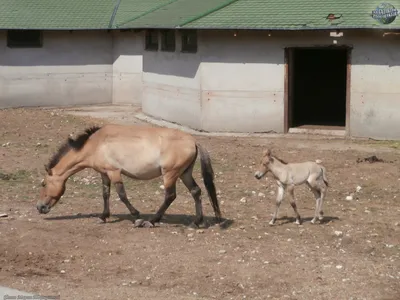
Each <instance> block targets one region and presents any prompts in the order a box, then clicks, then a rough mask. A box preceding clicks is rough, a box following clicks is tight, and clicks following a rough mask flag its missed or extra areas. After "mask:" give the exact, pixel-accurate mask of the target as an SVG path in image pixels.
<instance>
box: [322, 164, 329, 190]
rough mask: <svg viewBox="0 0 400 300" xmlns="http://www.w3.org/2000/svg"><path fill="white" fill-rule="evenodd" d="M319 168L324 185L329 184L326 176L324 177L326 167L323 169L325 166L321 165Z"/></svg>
mask: <svg viewBox="0 0 400 300" xmlns="http://www.w3.org/2000/svg"><path fill="white" fill-rule="evenodd" d="M321 170H322V178H323V180H324V182H325V184H326V186H329V184H328V178H327V177H326V169H325V167H323V166H321Z"/></svg>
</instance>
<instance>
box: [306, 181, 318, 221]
mask: <svg viewBox="0 0 400 300" xmlns="http://www.w3.org/2000/svg"><path fill="white" fill-rule="evenodd" d="M307 185H308V187H309V188H310V189H311V191H312V192H313V194H314V197H315V212H314V218H313V219H312V220H311V223H312V224H314V223H315V221H316V220H317V217H318V212H319V211H320V206H321V193H320V190H319V187H318V185H317V183H316V182H315V181H311V182H310V183H309V182H307Z"/></svg>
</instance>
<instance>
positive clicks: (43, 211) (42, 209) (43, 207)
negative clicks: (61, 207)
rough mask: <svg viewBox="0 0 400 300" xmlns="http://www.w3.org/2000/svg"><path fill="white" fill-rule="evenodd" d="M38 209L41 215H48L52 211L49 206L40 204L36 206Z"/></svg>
mask: <svg viewBox="0 0 400 300" xmlns="http://www.w3.org/2000/svg"><path fill="white" fill-rule="evenodd" d="M36 208H37V210H38V212H39V213H41V214H47V213H48V212H49V211H50V206H48V205H46V204H38V205H36Z"/></svg>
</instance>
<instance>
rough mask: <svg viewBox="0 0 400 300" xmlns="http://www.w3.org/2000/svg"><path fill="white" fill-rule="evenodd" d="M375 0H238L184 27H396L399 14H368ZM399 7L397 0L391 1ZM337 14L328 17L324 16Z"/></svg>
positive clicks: (375, 2)
mask: <svg viewBox="0 0 400 300" xmlns="http://www.w3.org/2000/svg"><path fill="white" fill-rule="evenodd" d="M380 3H381V1H379V0H358V1H354V0H353V1H351V0H295V1H294V0H238V1H235V2H234V3H232V4H231V5H229V6H227V7H225V8H223V9H220V10H217V11H215V12H213V13H210V14H208V15H207V16H204V17H203V18H200V19H198V20H195V21H193V22H191V23H189V24H187V25H186V26H185V27H187V28H204V29H205V28H218V29H226V28H237V29H246V28H249V29H287V30H293V29H300V30H304V29H325V28H326V29H331V28H400V16H399V17H397V18H396V19H395V21H394V22H393V23H391V24H388V25H384V24H381V23H379V22H378V21H377V20H375V19H373V18H372V17H371V12H372V11H373V10H374V9H375V8H376V7H377V6H378V5H379V4H380ZM391 4H392V5H393V6H394V7H395V8H397V9H400V1H399V0H394V1H391ZM329 14H334V15H335V17H338V18H337V19H334V20H328V19H327V16H328V15H329Z"/></svg>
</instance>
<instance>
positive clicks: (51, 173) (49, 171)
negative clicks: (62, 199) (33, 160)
mask: <svg viewBox="0 0 400 300" xmlns="http://www.w3.org/2000/svg"><path fill="white" fill-rule="evenodd" d="M44 169H45V170H46V173H47V174H48V175H50V176H52V175H53V172H51V169H49V167H48V166H47V165H44Z"/></svg>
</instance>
